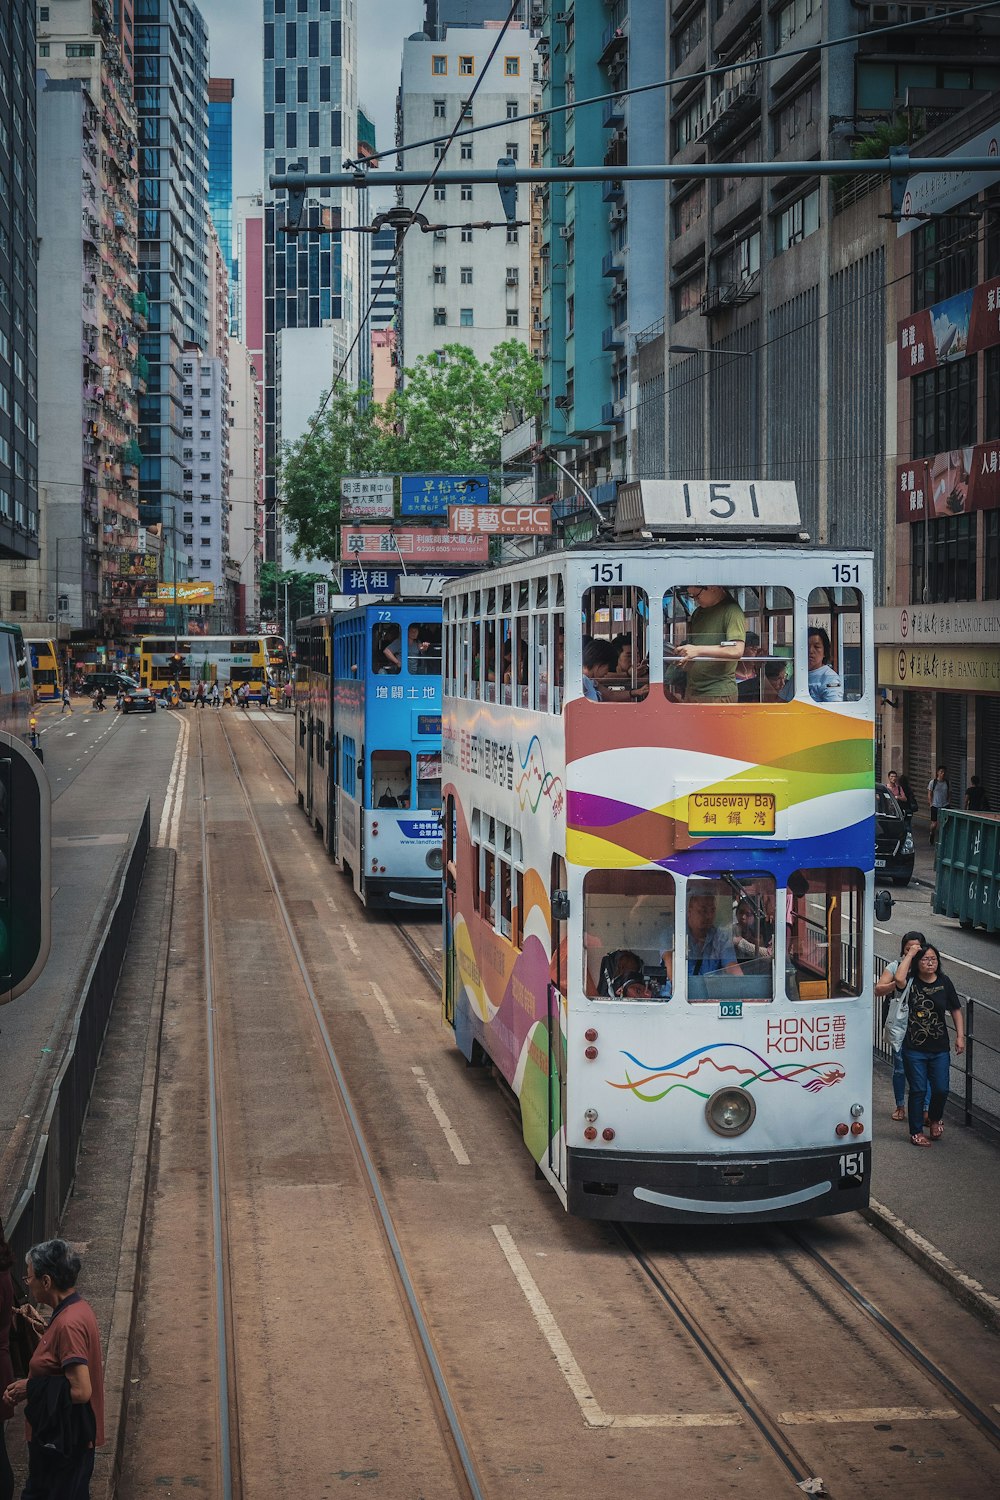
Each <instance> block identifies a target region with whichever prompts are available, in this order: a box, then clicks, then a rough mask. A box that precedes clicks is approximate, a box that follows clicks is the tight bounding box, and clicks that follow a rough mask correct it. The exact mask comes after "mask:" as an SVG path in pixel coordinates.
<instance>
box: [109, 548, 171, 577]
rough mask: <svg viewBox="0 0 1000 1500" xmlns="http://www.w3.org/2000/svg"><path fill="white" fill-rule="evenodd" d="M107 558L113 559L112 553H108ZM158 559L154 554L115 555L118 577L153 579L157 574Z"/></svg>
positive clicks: (127, 553)
mask: <svg viewBox="0 0 1000 1500" xmlns="http://www.w3.org/2000/svg"><path fill="white" fill-rule="evenodd" d="M107 556H108V557H109V559H110V558H113V557H115V553H114V551H109V552H108V553H107ZM158 561H159V559H158V558H157V556H156V553H155V552H119V553H117V562H118V573H119V575H120V576H123V577H124V576H127V577H129V578H155V577H156V574H157V571H158V569H157V563H158Z"/></svg>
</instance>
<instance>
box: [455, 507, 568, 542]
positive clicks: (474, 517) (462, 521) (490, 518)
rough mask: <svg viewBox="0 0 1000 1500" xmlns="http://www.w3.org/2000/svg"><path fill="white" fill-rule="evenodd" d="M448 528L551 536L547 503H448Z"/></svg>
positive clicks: (503, 534)
mask: <svg viewBox="0 0 1000 1500" xmlns="http://www.w3.org/2000/svg"><path fill="white" fill-rule="evenodd" d="M448 530H449V531H451V532H456V533H471V534H473V535H474V534H476V533H481V534H482V535H483V536H551V535H552V510H551V507H550V506H548V505H449V507H448Z"/></svg>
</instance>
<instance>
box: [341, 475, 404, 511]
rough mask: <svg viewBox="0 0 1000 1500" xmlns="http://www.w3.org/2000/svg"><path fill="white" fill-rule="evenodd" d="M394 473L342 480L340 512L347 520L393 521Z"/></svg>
mask: <svg viewBox="0 0 1000 1500" xmlns="http://www.w3.org/2000/svg"><path fill="white" fill-rule="evenodd" d="M393 485H394V480H393V478H392V475H391V474H389V475H385V474H382V475H379V476H377V477H376V478H374V479H360V478H358V479H354V478H350V479H348V478H344V479H341V481H340V514H341V516H342V518H343V519H344V520H345V521H391V520H392V517H393V505H394V502H393Z"/></svg>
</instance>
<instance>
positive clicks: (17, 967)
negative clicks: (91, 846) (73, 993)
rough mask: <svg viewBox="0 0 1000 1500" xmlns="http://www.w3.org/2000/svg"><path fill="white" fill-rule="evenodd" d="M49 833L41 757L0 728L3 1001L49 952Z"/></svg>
mask: <svg viewBox="0 0 1000 1500" xmlns="http://www.w3.org/2000/svg"><path fill="white" fill-rule="evenodd" d="M50 833H51V825H50V797H49V783H48V780H47V779H46V776H45V772H44V771H43V770H42V767H41V765H40V763H39V760H38V757H37V756H36V755H34V754H33V753H32V751H31V750H30V749H29V748H28V746H27V745H25V744H24V742H23V741H22V740H18V739H14V738H13V737H12V736H11V735H9V734H2V733H0V1005H6V1004H7V1002H8V1000H14V999H16V998H17V996H18V995H20V994H22V993H23V991H24V990H26V989H27V988H28V986H29V985H31V984H33V983H34V981H35V980H36V979H37V978H38V976H39V974H40V973H41V972H42V970H43V969H44V967H45V960H46V959H47V958H48V956H49V938H50V904H51V892H52V886H51V879H50V873H49V859H50Z"/></svg>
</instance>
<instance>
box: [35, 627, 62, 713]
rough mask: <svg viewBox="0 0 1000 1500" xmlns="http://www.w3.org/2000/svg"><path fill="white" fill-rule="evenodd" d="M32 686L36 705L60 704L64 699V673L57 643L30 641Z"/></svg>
mask: <svg viewBox="0 0 1000 1500" xmlns="http://www.w3.org/2000/svg"><path fill="white" fill-rule="evenodd" d="M27 647H28V656H29V659H30V661H31V685H32V689H33V691H34V695H35V702H36V703H58V702H59V700H60V698H61V697H62V673H61V671H60V670H59V653H58V650H57V649H56V643H55V641H28V642H27Z"/></svg>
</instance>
